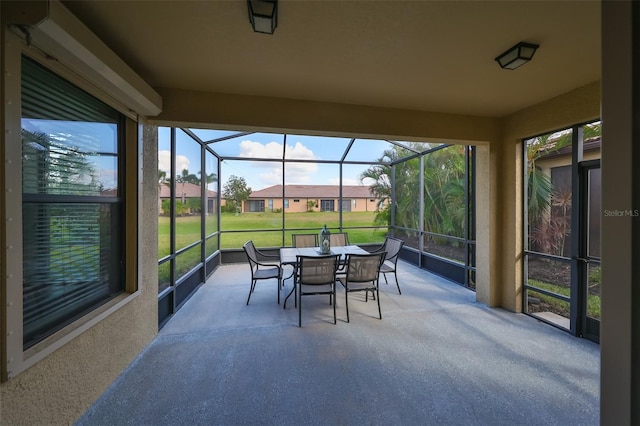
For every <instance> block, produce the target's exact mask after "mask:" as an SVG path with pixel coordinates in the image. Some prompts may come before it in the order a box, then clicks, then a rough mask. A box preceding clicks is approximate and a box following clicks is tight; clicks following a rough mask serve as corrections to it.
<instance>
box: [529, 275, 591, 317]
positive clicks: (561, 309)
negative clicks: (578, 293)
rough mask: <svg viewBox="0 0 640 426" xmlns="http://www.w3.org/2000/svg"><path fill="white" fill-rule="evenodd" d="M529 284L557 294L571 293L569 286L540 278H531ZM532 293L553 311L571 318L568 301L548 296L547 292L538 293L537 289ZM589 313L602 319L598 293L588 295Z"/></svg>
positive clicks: (567, 294)
mask: <svg viewBox="0 0 640 426" xmlns="http://www.w3.org/2000/svg"><path fill="white" fill-rule="evenodd" d="M529 285H531V286H534V287H538V288H539V289H542V290H547V291H551V292H553V293H556V294H560V295H562V296H567V297H569V295H570V294H571V292H570V290H569V288H567V287H563V286H559V285H555V284H550V283H546V282H544V281H538V280H531V279H530V280H529ZM529 292H530V295H531V296H533V297H537V298H539V299H540V301H541V302H544V304H545V305H546V306H548V307H549V310H550V311H551V312H555V313H556V314H558V315H562V316H563V317H566V318H569V311H568V303H567V302H564V301H562V300H559V299H556V298H555V297H551V296H547V295H545V294H541V293H537V292H535V290H529ZM587 315H588V316H589V317H591V318H596V319H600V296H596V295H592V294H590V295H588V297H587Z"/></svg>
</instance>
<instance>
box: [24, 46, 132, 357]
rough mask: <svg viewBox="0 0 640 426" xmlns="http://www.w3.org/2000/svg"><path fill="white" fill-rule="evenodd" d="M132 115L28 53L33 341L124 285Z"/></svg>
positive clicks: (28, 298) (27, 259)
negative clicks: (124, 147)
mask: <svg viewBox="0 0 640 426" xmlns="http://www.w3.org/2000/svg"><path fill="white" fill-rule="evenodd" d="M49 105H56V108H50V107H49ZM122 120H123V118H122V116H121V115H120V114H119V113H118V112H117V111H116V110H114V109H112V108H111V107H109V106H108V105H106V104H104V103H102V102H101V101H99V100H98V99H96V98H94V97H92V96H91V95H89V94H87V93H85V92H83V91H82V90H80V89H79V88H77V87H75V86H74V85H72V84H71V83H69V82H68V81H66V80H64V79H62V78H60V77H58V76H57V75H55V74H53V73H52V72H50V71H49V70H47V69H46V68H44V67H42V66H40V65H39V64H37V63H36V62H34V61H32V60H30V59H27V58H23V60H22V189H23V191H22V192H23V195H22V213H23V216H22V224H23V229H22V232H23V251H24V252H23V259H24V264H23V344H24V348H25V349H26V348H29V347H31V346H33V345H34V344H36V343H37V342H39V341H41V340H43V339H44V338H46V337H48V336H50V335H51V334H53V333H54V332H56V331H57V330H59V329H61V328H62V327H64V326H66V325H68V324H70V323H71V322H73V321H74V320H76V319H77V318H79V317H81V316H82V315H84V314H86V313H87V312H89V311H91V310H93V309H95V308H96V307H98V306H100V305H102V304H104V303H105V302H106V301H108V300H110V299H112V298H113V297H115V296H116V295H118V294H120V293H122V292H123V291H124V278H123V277H124V275H123V273H124V271H123V269H124V268H123V267H122V265H123V255H124V249H123V241H122V239H121V234H122V232H121V229H122V222H123V221H122V214H123V209H124V202H123V200H122V198H121V196H122V194H121V188H120V184H119V182H120V181H121V180H122V179H123V176H121V161H120V156H121V152H120V148H121V143H122V141H121V138H120V130H121V125H120V123H121V122H122Z"/></svg>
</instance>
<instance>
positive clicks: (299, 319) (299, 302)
mask: <svg viewBox="0 0 640 426" xmlns="http://www.w3.org/2000/svg"><path fill="white" fill-rule="evenodd" d="M296 296H297V297H298V298H299V299H300V300H298V327H302V289H300V292H299V293H298V294H296Z"/></svg>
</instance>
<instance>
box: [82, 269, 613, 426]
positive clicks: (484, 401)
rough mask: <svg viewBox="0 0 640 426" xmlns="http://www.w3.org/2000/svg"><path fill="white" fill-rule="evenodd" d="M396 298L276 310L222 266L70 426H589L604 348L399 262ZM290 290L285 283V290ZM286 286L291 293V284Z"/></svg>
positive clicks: (384, 289)
mask: <svg viewBox="0 0 640 426" xmlns="http://www.w3.org/2000/svg"><path fill="white" fill-rule="evenodd" d="M398 268H399V274H398V275H399V280H400V286H401V289H402V294H401V295H400V294H398V292H397V289H396V287H395V284H394V283H393V282H391V283H390V284H389V285H385V284H384V280H382V284H381V295H380V300H381V304H382V316H383V318H382V320H379V319H378V318H377V306H376V304H375V302H372V301H371V300H370V301H369V302H368V303H365V301H364V294H360V293H356V294H350V297H349V311H350V316H351V322H350V323H346V313H345V302H344V291H343V290H342V288H341V286H338V296H337V301H338V304H337V313H338V323H337V324H336V325H334V324H333V316H332V309H331V307H330V306H329V304H328V300H327V298H326V297H325V296H309V297H305V298H303V312H302V314H303V319H302V320H303V324H302V328H298V313H297V309H295V308H294V306H293V303H292V300H290V301H289V303H288V304H287V309H286V310H285V309H283V307H282V304H281V305H278V304H277V303H276V284H275V281H273V282H272V281H262V282H258V285H257V288H256V291H255V292H254V294H253V295H252V297H251V302H250V304H249V306H246V305H245V302H246V298H247V293H248V289H249V280H250V273H249V267H248V266H247V265H228V266H221V267H220V268H218V270H216V272H215V273H214V274H213V275H212V276H211V277H210V279H209V280H208V282H207V283H206V284H204V285H203V286H201V287H200V289H199V290H198V291H197V292H196V293H195V294H194V295H193V297H192V298H191V299H190V300H189V301H188V302H187V303H186V304H185V305H184V306H183V308H182V309H181V310H180V311H179V312H178V313H177V314H176V315H174V317H173V318H172V319H171V320H170V321H169V322H168V323H167V324H166V325H165V327H164V328H163V329H162V330H160V332H159V335H158V336H157V338H156V339H155V340H154V341H153V342H152V343H151V344H150V345H149V346H148V347H147V348H146V349H145V350H144V351H143V352H142V353H141V354H140V355H139V356H138V357H137V359H136V360H135V361H134V362H133V363H132V364H131V365H130V366H129V367H128V368H127V370H126V371H125V372H124V373H123V374H122V375H121V376H120V377H119V378H118V379H117V380H116V381H115V382H114V383H113V384H112V385H111V387H110V388H109V389H108V390H107V391H106V392H105V393H104V394H103V395H102V396H101V397H100V399H99V400H98V401H97V402H96V403H95V404H94V405H93V406H92V407H91V408H90V409H89V410H88V411H87V412H86V413H85V414H84V415H83V416H82V417H81V418H80V419H79V420H78V422H77V425H125V424H127V425H154V426H157V425H179V424H180V425H181V424H189V425H239V424H265V425H302V424H315V425H337V424H339V425H360V424H368V425H418V424H421V425H425V424H426V425H432V424H445V425H542V424H544V425H597V424H598V423H599V377H600V375H599V366H600V352H599V350H600V348H599V346H598V345H597V344H595V343H592V342H590V341H587V340H585V339H580V338H575V337H572V336H571V335H569V334H568V333H565V332H563V331H561V330H558V329H556V328H554V327H552V326H549V325H547V324H544V323H541V322H539V321H537V320H536V319H534V318H531V317H529V316H526V315H522V314H513V313H510V312H507V311H505V310H502V309H492V308H487V307H486V306H484V305H482V304H480V303H477V302H476V301H475V293H473V292H472V291H470V290H467V289H465V288H463V287H460V286H458V285H456V284H453V283H451V282H449V281H447V280H445V279H443V278H440V277H438V276H435V275H433V274H430V273H428V272H426V271H423V270H420V269H418V268H416V267H414V266H412V265H409V264H407V263H404V262H399V263H398ZM287 285H289V286H290V284H289V283H287ZM289 288H290V287H289Z"/></svg>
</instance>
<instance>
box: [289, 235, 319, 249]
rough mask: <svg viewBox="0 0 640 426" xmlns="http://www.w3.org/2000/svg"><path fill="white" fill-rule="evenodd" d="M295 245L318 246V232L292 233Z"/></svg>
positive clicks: (292, 240)
mask: <svg viewBox="0 0 640 426" xmlns="http://www.w3.org/2000/svg"><path fill="white" fill-rule="evenodd" d="M291 242H292V243H293V246H294V247H318V234H292V235H291Z"/></svg>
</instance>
